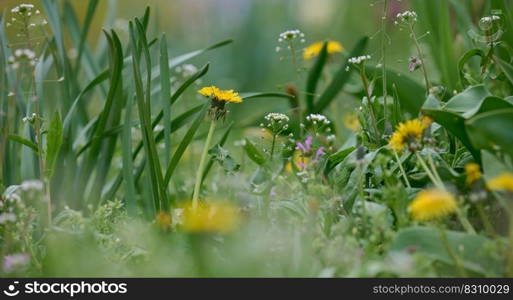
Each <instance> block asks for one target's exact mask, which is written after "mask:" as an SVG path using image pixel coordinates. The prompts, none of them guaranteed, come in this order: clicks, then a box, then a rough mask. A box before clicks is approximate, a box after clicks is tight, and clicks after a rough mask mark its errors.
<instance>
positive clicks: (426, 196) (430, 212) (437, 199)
mask: <svg viewBox="0 0 513 300" xmlns="http://www.w3.org/2000/svg"><path fill="white" fill-rule="evenodd" d="M456 206H457V204H456V200H455V199H454V196H453V195H452V194H451V193H449V192H446V191H444V190H440V189H429V190H423V191H421V192H420V193H418V194H417V197H415V199H414V200H413V201H412V202H411V203H410V205H409V207H408V211H409V212H410V214H411V216H412V218H413V219H415V220H417V221H429V220H432V219H437V218H441V217H444V216H446V215H448V214H450V213H453V212H454V211H456Z"/></svg>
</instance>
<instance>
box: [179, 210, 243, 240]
mask: <svg viewBox="0 0 513 300" xmlns="http://www.w3.org/2000/svg"><path fill="white" fill-rule="evenodd" d="M239 221H240V215H239V211H238V209H237V208H236V207H235V206H233V205H231V204H229V203H225V202H209V203H200V204H199V205H198V206H197V207H196V208H194V207H193V205H192V203H189V204H187V205H186V206H185V207H184V209H183V215H182V228H183V229H184V230H185V231H187V232H193V233H229V232H231V231H233V230H235V228H236V227H237V225H238V224H239Z"/></svg>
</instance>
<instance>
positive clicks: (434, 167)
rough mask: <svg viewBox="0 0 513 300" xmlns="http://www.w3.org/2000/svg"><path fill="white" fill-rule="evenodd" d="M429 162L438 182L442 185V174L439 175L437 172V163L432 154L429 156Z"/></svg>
mask: <svg viewBox="0 0 513 300" xmlns="http://www.w3.org/2000/svg"><path fill="white" fill-rule="evenodd" d="M428 162H429V165H430V166H431V170H432V171H433V175H434V176H435V178H436V179H437V180H438V182H440V183H442V178H441V177H440V174H438V171H437V170H436V166H435V162H434V161H433V156H431V154H428Z"/></svg>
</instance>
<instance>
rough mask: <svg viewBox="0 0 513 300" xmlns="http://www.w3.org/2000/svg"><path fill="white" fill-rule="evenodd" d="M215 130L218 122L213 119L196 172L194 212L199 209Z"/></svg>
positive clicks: (193, 196)
mask: <svg viewBox="0 0 513 300" xmlns="http://www.w3.org/2000/svg"><path fill="white" fill-rule="evenodd" d="M215 128H216V120H215V119H212V121H210V128H209V130H208V135H207V139H206V141H205V145H204V146H203V151H202V153H201V158H200V163H199V166H198V170H197V172H196V182H195V183H194V192H193V194H192V209H194V210H195V209H196V208H197V207H198V199H199V192H200V188H201V176H202V175H203V169H205V161H206V159H207V154H208V147H209V145H210V142H211V141H212V136H214V131H215Z"/></svg>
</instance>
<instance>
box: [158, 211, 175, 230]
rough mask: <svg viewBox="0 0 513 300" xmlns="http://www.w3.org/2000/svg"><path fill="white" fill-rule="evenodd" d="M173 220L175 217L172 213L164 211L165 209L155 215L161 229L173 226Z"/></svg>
mask: <svg viewBox="0 0 513 300" xmlns="http://www.w3.org/2000/svg"><path fill="white" fill-rule="evenodd" d="M172 221H173V218H172V217H171V215H170V214H168V213H166V212H163V211H161V212H159V213H158V214H157V215H156V216H155V223H156V224H157V226H158V227H159V228H161V229H169V228H171V225H172Z"/></svg>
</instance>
